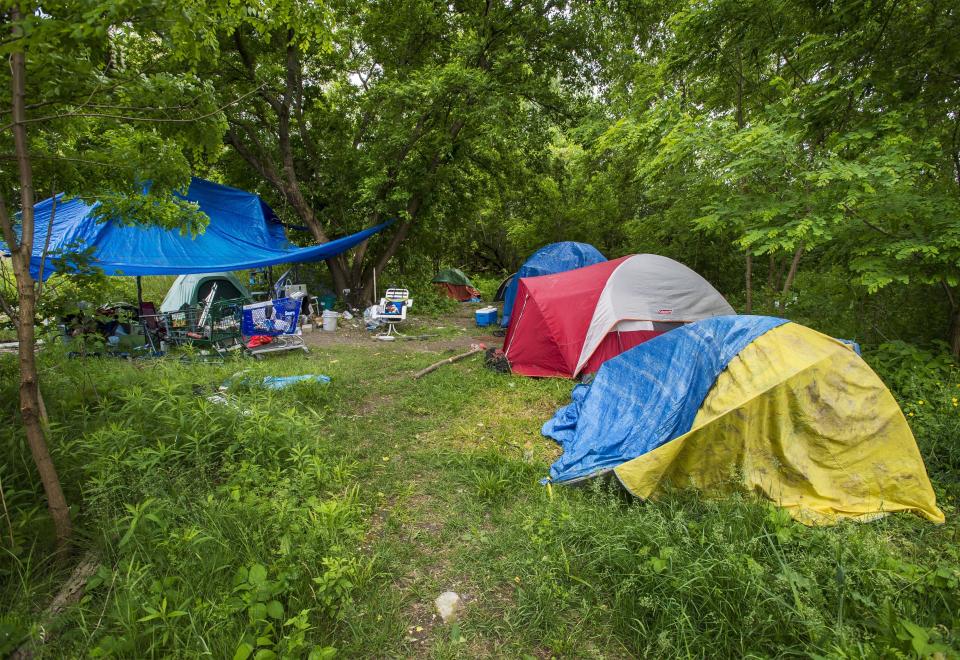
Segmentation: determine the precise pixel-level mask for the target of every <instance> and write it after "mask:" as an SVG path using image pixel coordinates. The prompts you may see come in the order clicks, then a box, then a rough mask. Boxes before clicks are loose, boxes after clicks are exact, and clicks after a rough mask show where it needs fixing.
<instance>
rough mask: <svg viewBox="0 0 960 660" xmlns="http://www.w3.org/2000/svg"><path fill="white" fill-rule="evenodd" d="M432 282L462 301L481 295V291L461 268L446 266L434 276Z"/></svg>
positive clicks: (450, 295)
mask: <svg viewBox="0 0 960 660" xmlns="http://www.w3.org/2000/svg"><path fill="white" fill-rule="evenodd" d="M432 282H433V283H434V284H436V285H437V288H438V289H440V290H442V291H443V292H444V293H446V294H447V295H448V296H449V297H451V298H453V299H454V300H459V301H460V302H466V301H468V300H474V299H476V298H479V297H480V292H479V291H477V290H476V288H474V286H473V283H471V282H470V278H468V277H467V276H466V275H465V274H464V272H463V271H462V270H460V269H459V268H445V269H444V270H441V271H440V272H439V273H437V274H436V276H435V277H434V278H433V280H432Z"/></svg>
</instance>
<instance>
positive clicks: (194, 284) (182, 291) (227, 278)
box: [160, 273, 253, 313]
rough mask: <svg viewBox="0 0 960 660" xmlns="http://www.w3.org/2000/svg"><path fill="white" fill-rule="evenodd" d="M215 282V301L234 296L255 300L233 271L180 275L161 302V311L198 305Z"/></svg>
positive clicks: (171, 310) (249, 300)
mask: <svg viewBox="0 0 960 660" xmlns="http://www.w3.org/2000/svg"><path fill="white" fill-rule="evenodd" d="M214 284H216V285H217V292H216V294H214V298H213V299H214V300H215V301H216V300H229V299H233V298H243V299H245V300H247V301H248V302H252V301H253V296H251V295H250V292H249V291H247V288H246V287H245V286H243V283H241V282H240V280H239V279H237V277H236V276H234V274H233V273H199V274H193V275H180V276H179V277H177V279H176V280H174V282H173V285H171V287H170V289H169V291H167V295H166V296H164V298H163V302H162V303H160V311H161V312H164V313H166V312H176V311H178V310H180V309H182V308H183V307H185V306H186V307H189V306H192V305H196V304H197V303H199V302H200V301H201V300H205V299H206V297H207V295H208V294H209V293H210V289H211V288H212V287H213V285H214Z"/></svg>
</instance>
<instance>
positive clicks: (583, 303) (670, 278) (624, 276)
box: [503, 254, 736, 378]
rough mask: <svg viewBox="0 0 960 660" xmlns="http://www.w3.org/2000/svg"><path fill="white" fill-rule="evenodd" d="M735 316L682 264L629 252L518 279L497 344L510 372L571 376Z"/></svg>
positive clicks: (651, 255) (721, 297)
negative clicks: (689, 328)
mask: <svg viewBox="0 0 960 660" xmlns="http://www.w3.org/2000/svg"><path fill="white" fill-rule="evenodd" d="M735 313H736V312H734V310H733V307H731V306H730V303H728V302H727V301H726V300H725V299H724V297H723V296H722V295H720V293H719V292H718V291H717V290H716V289H714V288H713V286H711V285H710V283H709V282H707V281H706V280H705V279H703V278H702V277H700V275H698V274H697V273H696V272H694V271H693V270H691V269H689V268H687V267H686V266H684V265H683V264H681V263H678V262H676V261H674V260H673V259H668V258H667V257H661V256H659V255H656V254H635V255H631V256H627V257H622V258H620V259H614V260H613V261H606V262H603V263H599V264H595V265H593V266H586V267H584V268H578V269H576V270H571V271H567V272H564V273H557V274H555V275H542V276H540V277H525V278H522V279H521V280H520V283H519V288H518V290H517V299H516V303H515V305H514V312H513V319H512V321H511V323H510V329H509V330H508V331H507V336H506V338H505V340H504V344H503V347H504V353H506V356H507V359H508V360H509V361H510V366H511V368H512V369H513V371H514V372H515V373H519V374H523V375H525V376H560V377H564V378H575V377H576V376H578V375H580V374H582V373H591V372H593V371H596V370H597V369H598V368H599V367H600V365H601V364H603V363H604V361H606V360H609V359H610V358H612V357H614V356H615V355H619V354H620V353H622V352H623V351H626V350H628V349H630V348H633V347H634V346H636V345H638V344H641V343H643V342H645V341H647V340H648V339H652V338H653V337H656V336H657V335H660V334H663V333H664V332H667V331H669V330H672V329H674V328H676V327H678V326H680V325H683V324H684V323H690V322H693V321H699V320H701V319H705V318H709V317H712V316H723V315H726V314H735Z"/></svg>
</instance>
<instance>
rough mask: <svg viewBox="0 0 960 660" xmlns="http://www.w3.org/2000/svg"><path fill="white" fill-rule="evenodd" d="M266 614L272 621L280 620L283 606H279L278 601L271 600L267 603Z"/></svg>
mask: <svg viewBox="0 0 960 660" xmlns="http://www.w3.org/2000/svg"><path fill="white" fill-rule="evenodd" d="M267 614H268V615H269V616H270V617H271V618H273V619H282V618H283V605H281V604H280V601H276V600H271V601H270V602H269V603H267Z"/></svg>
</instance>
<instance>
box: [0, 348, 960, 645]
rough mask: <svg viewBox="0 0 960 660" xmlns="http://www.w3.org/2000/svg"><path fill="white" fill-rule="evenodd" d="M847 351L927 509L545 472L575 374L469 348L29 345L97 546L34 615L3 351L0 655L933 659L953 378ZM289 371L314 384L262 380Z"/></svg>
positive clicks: (939, 367) (947, 581)
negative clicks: (92, 351)
mask: <svg viewBox="0 0 960 660" xmlns="http://www.w3.org/2000/svg"><path fill="white" fill-rule="evenodd" d="M867 358H868V360H869V361H870V363H871V364H872V365H873V366H874V368H875V369H876V370H877V371H878V373H880V375H881V376H882V377H883V378H884V379H885V381H886V382H887V383H888V385H890V386H891V388H892V389H893V390H894V393H895V394H896V395H897V397H898V399H899V400H900V402H901V405H902V407H903V409H904V411H905V413H906V414H907V416H908V419H909V421H910V424H911V426H912V427H913V429H914V432H915V434H916V436H917V440H918V445H919V447H920V449H921V452H922V453H923V456H924V459H925V461H926V465H927V468H928V472H929V474H930V476H931V480H932V481H933V484H934V488H935V489H936V492H937V495H938V500H939V503H940V505H941V506H942V508H943V509H944V511H945V513H946V515H947V523H946V524H945V525H941V526H937V525H932V524H930V523H928V522H925V521H923V520H921V519H919V518H917V517H914V516H911V515H908V514H901V515H894V516H890V517H889V518H887V519H884V520H881V521H879V522H875V523H870V524H853V523H848V524H841V525H838V526H835V527H825V528H808V527H804V526H802V525H800V524H798V523H796V522H794V521H793V520H792V519H790V517H789V516H788V515H786V514H785V513H783V512H782V511H779V510H778V509H776V508H775V507H773V506H771V505H769V504H767V503H765V502H761V501H757V500H754V499H753V498H750V497H746V496H742V497H729V498H725V499H722V500H708V499H704V498H701V497H697V496H695V495H694V494H692V493H674V494H670V495H668V496H666V497H664V498H663V499H662V500H658V501H657V502H655V503H646V504H644V503H640V502H637V501H635V500H632V499H630V498H627V497H625V496H624V495H623V494H622V493H621V492H620V491H619V490H618V489H617V488H616V487H615V484H605V483H595V484H592V485H591V486H589V487H587V488H582V489H570V488H558V487H554V488H552V489H548V488H545V487H544V486H541V485H540V484H539V483H538V480H539V479H540V478H541V477H542V476H544V475H545V474H546V473H547V469H548V466H549V463H550V461H551V460H553V458H554V457H555V456H556V455H557V449H556V448H555V447H554V446H553V444H552V443H551V442H550V441H547V440H546V439H544V438H542V437H541V436H540V435H539V427H540V425H541V424H542V422H543V421H544V419H545V418H546V417H547V416H548V415H549V414H550V413H551V412H552V411H553V410H554V409H555V408H556V406H558V405H560V404H562V403H564V402H565V401H566V400H568V398H569V384H568V383H566V382H564V381H558V380H535V379H525V378H518V377H511V376H503V375H499V374H495V373H492V372H489V371H487V370H485V369H483V367H482V366H481V364H480V363H479V361H478V360H467V361H465V362H462V363H457V364H456V365H452V366H448V367H444V368H443V369H441V370H439V371H437V372H435V373H433V374H431V375H430V376H429V377H426V378H424V379H421V380H418V381H412V380H411V379H410V378H409V374H410V373H412V372H413V371H415V370H416V369H418V368H420V367H422V366H425V365H426V364H429V363H430V362H433V361H435V360H436V359H437V356H436V355H435V354H432V353H429V352H422V353H419V352H416V347H414V346H412V344H406V345H400V344H398V345H397V346H383V345H380V344H372V345H371V346H369V347H363V346H361V347H349V346H340V347H334V348H331V349H327V350H314V352H313V353H312V354H311V355H310V356H309V357H308V358H306V359H303V358H301V357H297V356H293V357H286V358H278V359H275V360H269V361H265V362H263V363H253V362H248V361H235V362H234V361H231V362H227V363H225V364H197V363H185V362H179V361H175V360H160V361H153V362H149V361H145V362H134V363H127V362H117V361H98V360H67V359H65V357H64V356H63V355H61V354H58V353H57V352H56V351H55V350H48V351H45V352H44V353H43V355H42V370H43V371H42V377H43V388H44V395H45V398H46V402H47V407H48V409H49V412H50V416H51V419H52V420H53V423H54V426H53V429H52V442H51V445H52V447H53V451H54V459H55V461H56V464H57V467H58V469H59V470H60V474H61V478H62V480H63V482H64V484H65V487H66V489H67V497H68V501H70V502H71V503H72V504H73V514H74V518H75V521H76V524H77V546H78V550H79V551H81V552H82V551H85V550H87V549H92V550H94V551H95V552H96V556H97V561H98V569H97V571H96V572H95V574H94V575H93V576H92V577H91V578H90V579H89V580H88V582H87V584H86V591H85V595H84V596H83V599H82V600H81V601H80V602H79V603H77V604H76V605H73V606H71V607H70V608H68V610H67V611H66V612H65V613H64V614H63V615H61V616H60V617H58V618H57V619H56V620H55V621H53V622H48V621H46V620H45V617H44V615H43V609H44V608H45V607H46V606H47V604H48V603H49V602H50V599H51V598H52V595H53V594H54V593H55V592H56V591H57V589H58V588H59V586H60V585H61V584H62V583H63V581H64V580H65V579H66V578H67V576H68V575H69V572H70V570H71V568H72V566H71V565H67V566H58V565H57V564H56V563H55V562H54V561H53V560H52V559H50V544H51V531H50V526H49V520H48V517H47V514H46V510H45V507H44V505H43V498H42V493H41V489H40V486H39V484H38V483H37V480H36V478H35V476H34V469H33V467H32V464H31V459H30V456H29V452H28V451H27V449H26V447H25V444H24V440H23V439H22V436H21V433H20V431H19V430H18V428H17V426H16V424H15V423H13V422H15V421H16V418H15V371H14V370H15V364H14V363H13V361H12V360H10V359H4V360H0V415H2V417H3V419H4V421H5V422H6V423H5V424H4V425H3V427H2V430H0V443H2V445H3V450H4V454H5V456H7V457H8V460H6V461H5V462H4V463H3V464H0V478H2V480H3V481H2V488H3V493H4V496H5V501H6V505H7V507H8V510H9V511H10V514H11V515H10V516H9V517H8V518H6V517H5V520H4V521H3V522H2V524H0V539H2V540H0V545H2V552H3V555H2V557H3V558H2V560H0V653H4V654H6V653H9V652H10V651H12V650H13V649H14V648H16V647H17V646H19V645H21V644H24V643H27V644H28V646H29V645H30V644H33V648H34V649H35V650H36V651H37V652H38V654H39V655H40V656H41V657H43V656H46V657H106V656H110V657H113V656H117V657H131V658H133V657H138V658H139V657H158V656H179V657H196V656H203V655H207V656H213V657H228V658H229V657H237V658H247V657H257V658H272V657H289V658H295V657H314V658H316V657H330V656H333V655H335V654H338V653H339V654H340V655H342V656H346V657H353V656H357V655H366V656H379V657H382V656H409V655H421V656H422V655H430V656H433V657H475V656H496V657H523V656H527V655H533V656H539V657H550V656H551V655H552V656H564V657H566V656H572V657H618V656H628V655H633V656H647V657H672V656H678V655H684V656H698V657H703V656H709V655H712V656H718V657H730V656H740V657H744V656H747V657H749V656H753V657H760V656H763V657H766V656H785V655H792V656H797V655H799V656H813V657H865V656H870V657H911V656H913V657H928V656H931V657H932V656H936V655H937V654H942V655H943V656H945V657H951V656H953V655H956V654H957V653H958V648H960V642H958V640H960V624H958V619H960V617H958V612H960V555H958V547H960V545H958V536H960V526H958V524H957V522H956V516H957V507H956V500H955V498H956V497H957V496H958V494H960V480H958V475H960V462H958V450H957V446H958V445H957V442H956V438H957V437H958V432H960V405H958V404H960V400H958V398H960V377H958V371H957V369H956V365H955V364H954V363H953V362H952V360H949V359H946V358H943V357H942V356H941V355H940V354H939V353H936V352H928V351H922V350H920V349H916V348H914V347H912V346H910V345H906V344H886V345H883V346H880V347H877V348H874V349H872V350H868V351H867ZM238 372H242V373H238ZM297 373H326V374H328V375H331V376H332V377H333V381H332V382H331V383H330V384H328V385H321V384H316V383H314V384H310V383H305V384H299V385H296V386H294V387H291V388H289V389H287V390H283V391H271V390H265V389H262V388H260V387H258V386H257V382H258V381H259V380H260V378H262V376H264V375H291V374H297ZM225 381H230V387H229V389H228V390H227V392H226V393H222V394H221V396H222V397H223V398H222V399H213V400H211V399H210V397H212V396H214V395H215V394H217V392H216V388H217V386H218V385H220V384H222V383H224V382H225ZM451 588H453V589H456V590H458V591H460V592H461V593H464V594H467V595H469V597H470V602H469V605H468V607H467V610H466V614H465V616H464V617H463V620H462V622H461V623H459V624H458V625H457V626H456V627H452V628H451V627H443V626H440V625H439V624H436V623H431V619H430V618H429V615H424V614H423V613H424V612H429V611H430V609H431V608H432V605H431V603H432V599H433V598H434V597H436V595H438V594H439V593H440V592H442V591H445V590H447V589H451ZM425 617H426V618H425ZM418 627H419V628H420V629H421V631H422V632H418V631H417V628H418ZM418 635H419V636H421V638H420V639H418ZM41 636H46V638H47V641H46V643H44V644H42V645H41V644H39V639H40V638H41ZM424 640H425V641H424Z"/></svg>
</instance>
